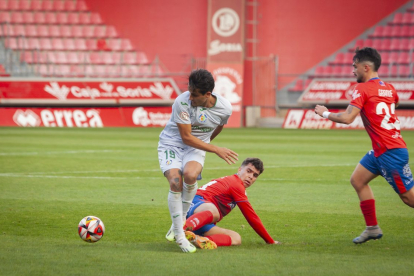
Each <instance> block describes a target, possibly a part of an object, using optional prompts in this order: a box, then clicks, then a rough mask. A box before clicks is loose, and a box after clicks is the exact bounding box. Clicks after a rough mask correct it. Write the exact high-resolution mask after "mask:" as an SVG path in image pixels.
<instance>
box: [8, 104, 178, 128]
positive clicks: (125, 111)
mask: <svg viewBox="0 0 414 276" xmlns="http://www.w3.org/2000/svg"><path fill="white" fill-rule="evenodd" d="M170 117H171V107H167V106H165V107H150V106H148V107H142V106H141V107H100V108H73V107H67V108H15V107H2V108H0V126H19V127H164V126H165V125H166V124H167V122H168V120H169V119H170Z"/></svg>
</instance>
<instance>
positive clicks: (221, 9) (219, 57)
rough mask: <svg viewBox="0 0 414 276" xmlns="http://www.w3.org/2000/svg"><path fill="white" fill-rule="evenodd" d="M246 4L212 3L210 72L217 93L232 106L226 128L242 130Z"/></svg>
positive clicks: (214, 0)
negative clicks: (240, 128) (231, 112)
mask: <svg viewBox="0 0 414 276" xmlns="http://www.w3.org/2000/svg"><path fill="white" fill-rule="evenodd" d="M244 2H245V1H244V0H209V2H208V5H209V6H208V30H207V70H209V71H210V72H211V73H212V74H213V76H214V79H215V88H214V93H216V94H219V95H221V96H223V97H225V98H226V99H228V100H229V101H230V103H231V104H232V106H233V114H232V115H231V117H230V119H229V122H228V124H227V126H229V127H241V124H242V117H241V114H242V113H241V106H242V104H243V103H242V98H243V78H244V64H243V60H244V7H245V3H244Z"/></svg>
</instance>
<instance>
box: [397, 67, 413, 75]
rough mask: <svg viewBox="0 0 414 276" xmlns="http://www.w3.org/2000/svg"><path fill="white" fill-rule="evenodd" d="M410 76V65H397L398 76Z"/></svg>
mask: <svg viewBox="0 0 414 276" xmlns="http://www.w3.org/2000/svg"><path fill="white" fill-rule="evenodd" d="M410 76H411V72H410V65H400V66H399V67H398V77H400V78H408V77H410Z"/></svg>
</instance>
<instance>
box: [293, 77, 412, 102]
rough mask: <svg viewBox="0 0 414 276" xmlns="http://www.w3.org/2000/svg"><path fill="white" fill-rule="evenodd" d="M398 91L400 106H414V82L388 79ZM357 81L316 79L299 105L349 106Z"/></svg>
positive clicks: (305, 92)
mask: <svg viewBox="0 0 414 276" xmlns="http://www.w3.org/2000/svg"><path fill="white" fill-rule="evenodd" d="M386 82H388V83H391V84H392V85H393V86H394V87H395V89H396V90H397V93H398V96H399V98H400V106H408V105H414V80H401V79H388V80H386ZM356 85H357V82H356V81H355V80H346V79H345V80H343V79H342V80H341V79H336V80H334V79H314V80H313V81H312V82H311V83H310V84H309V86H308V87H307V88H306V90H305V91H304V92H303V93H302V95H301V96H300V98H299V100H298V103H299V104H303V105H308V104H332V105H348V103H349V102H350V101H351V99H352V93H353V91H354V87H355V86H356Z"/></svg>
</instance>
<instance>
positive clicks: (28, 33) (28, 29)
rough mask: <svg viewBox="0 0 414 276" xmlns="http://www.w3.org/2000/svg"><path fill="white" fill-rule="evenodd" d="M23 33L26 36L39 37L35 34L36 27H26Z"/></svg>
mask: <svg viewBox="0 0 414 276" xmlns="http://www.w3.org/2000/svg"><path fill="white" fill-rule="evenodd" d="M25 33H26V36H39V35H38V34H37V29H36V25H26V26H25Z"/></svg>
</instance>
